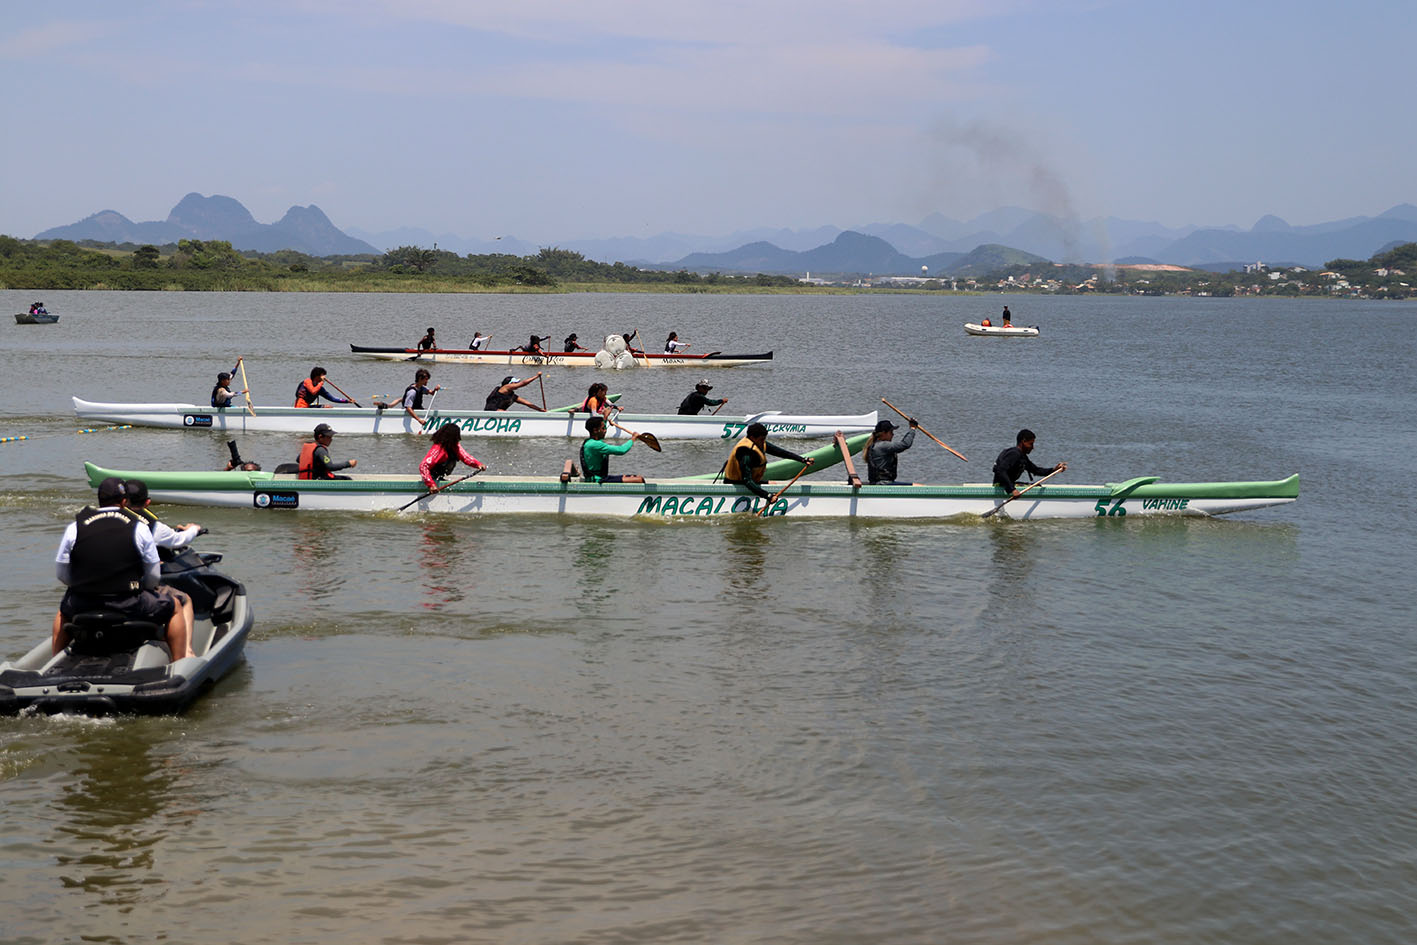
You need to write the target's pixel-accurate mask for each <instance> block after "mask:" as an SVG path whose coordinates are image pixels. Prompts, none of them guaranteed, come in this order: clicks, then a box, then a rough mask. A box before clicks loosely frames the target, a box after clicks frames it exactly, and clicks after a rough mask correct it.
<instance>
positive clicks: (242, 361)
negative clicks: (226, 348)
mask: <svg viewBox="0 0 1417 945" xmlns="http://www.w3.org/2000/svg"><path fill="white" fill-rule="evenodd" d="M236 367H238V368H240V369H241V386H242V387H244V388H246V389H245V390H243V391H242V392H241V393H243V394H245V395H246V409H247V410H248V411H250V413H251V416H253V417H254V416H255V415H256V408H255V407H252V406H251V382H250V381H248V380H246V359H245V358H244V357H242V356H241V355H237V356H236ZM231 370H232V371H233V372H235V370H236V368H232V369H231Z"/></svg>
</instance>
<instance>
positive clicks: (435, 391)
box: [423, 384, 443, 427]
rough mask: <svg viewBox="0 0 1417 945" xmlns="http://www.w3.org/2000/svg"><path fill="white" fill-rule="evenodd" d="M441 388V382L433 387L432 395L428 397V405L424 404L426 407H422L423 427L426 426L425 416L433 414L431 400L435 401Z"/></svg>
mask: <svg viewBox="0 0 1417 945" xmlns="http://www.w3.org/2000/svg"><path fill="white" fill-rule="evenodd" d="M442 389H443V385H442V384H439V385H438V386H437V387H435V388H433V396H432V397H429V398H428V406H426V407H424V408H423V412H424V414H425V415H426V416H425V418H424V420H423V426H425V427H426V426H428V420H427V417H431V416H433V401H435V400H437V399H438V391H440V390H442Z"/></svg>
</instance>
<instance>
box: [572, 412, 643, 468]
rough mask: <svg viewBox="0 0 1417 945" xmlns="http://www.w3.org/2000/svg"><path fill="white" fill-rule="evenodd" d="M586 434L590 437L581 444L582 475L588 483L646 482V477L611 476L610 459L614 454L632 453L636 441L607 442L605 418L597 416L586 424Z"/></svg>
mask: <svg viewBox="0 0 1417 945" xmlns="http://www.w3.org/2000/svg"><path fill="white" fill-rule="evenodd" d="M585 429H586V433H588V434H590V436H589V437H588V438H587V439H586V441H585V442H584V443H582V444H581V475H582V478H583V479H584V481H586V482H644V481H645V477H644V476H634V475H625V476H619V475H617V476H612V475H610V457H611V455H612V454H614V455H617V456H618V455H620V454H621V453H628V452H630V447H632V446H634V445H635V441H634V440H626V441H625V442H623V443H607V442H605V418H604V417H602V416H600V415H598V414H597V415H596V416H593V417H591V418H589V419H588V420H586V422H585Z"/></svg>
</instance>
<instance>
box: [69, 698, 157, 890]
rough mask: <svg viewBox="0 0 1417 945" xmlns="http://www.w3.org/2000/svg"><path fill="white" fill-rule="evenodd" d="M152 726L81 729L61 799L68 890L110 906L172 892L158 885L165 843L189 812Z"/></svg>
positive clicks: (131, 723)
mask: <svg viewBox="0 0 1417 945" xmlns="http://www.w3.org/2000/svg"><path fill="white" fill-rule="evenodd" d="M151 734H152V730H151V728H150V727H149V726H148V725H146V724H144V723H142V722H135V721H125V722H120V723H118V724H116V725H115V724H100V725H84V726H75V737H74V738H73V740H72V742H71V744H72V754H73V759H72V765H71V767H72V774H71V775H70V776H69V777H68V778H67V779H66V781H65V783H63V784H62V785H61V786H60V787H59V790H58V794H57V796H56V797H55V798H54V801H53V805H54V807H55V808H56V811H57V816H56V818H55V821H56V823H55V831H56V833H59V834H61V835H64V836H65V837H66V839H64V840H61V841H59V848H60V849H59V852H58V853H56V855H55V862H56V863H57V864H58V865H59V867H60V869H59V872H58V876H59V879H60V881H61V882H62V883H63V884H64V886H65V887H67V888H71V889H82V890H84V891H85V892H88V893H91V894H93V895H95V896H97V897H98V899H99V901H100V902H102V903H104V904H105V905H129V906H131V905H133V904H136V903H138V902H141V901H143V900H144V899H148V900H152V899H156V898H159V897H160V896H161V895H163V893H164V892H165V891H166V890H165V889H164V888H163V887H162V886H152V885H148V883H149V882H150V881H151V880H152V878H153V877H151V876H150V875H148V874H150V872H151V871H152V870H153V867H154V856H155V852H156V849H157V847H158V846H159V844H161V843H162V841H163V840H164V839H166V838H167V837H168V835H169V833H170V832H172V830H173V827H174V826H175V824H174V820H175V819H176V818H179V817H181V816H182V812H181V811H180V810H179V800H180V798H179V792H180V785H179V782H180V777H179V774H178V772H176V771H175V770H174V769H173V768H172V767H171V762H170V760H169V759H167V758H165V757H161V756H159V755H155V754H154V753H153V750H152V748H153V745H152V743H151V742H150V740H149V739H150V736H151Z"/></svg>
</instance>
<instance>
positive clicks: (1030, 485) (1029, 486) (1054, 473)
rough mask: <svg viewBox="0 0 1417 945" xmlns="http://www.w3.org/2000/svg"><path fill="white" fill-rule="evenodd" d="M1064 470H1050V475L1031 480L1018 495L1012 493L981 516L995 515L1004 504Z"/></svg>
mask: <svg viewBox="0 0 1417 945" xmlns="http://www.w3.org/2000/svg"><path fill="white" fill-rule="evenodd" d="M1062 471H1063V470H1061V469H1055V470H1053V471H1052V472H1050V473H1049V474H1048V475H1046V476H1044V477H1043V478H1042V479H1040V480H1038V481H1037V482H1030V483H1029V484H1028V485H1027V486H1026V487H1024V488H1022V489H1020V490H1019V491H1018V495H1011V496H1009V497H1008V498H1007V499H1005V500H1004V501H1002V502H1000V503H999V504H998V505H996V506H994V507H993V508H992V509H990V510H989V511H987V512H985V513H984V514H983V515H981V516H979V517H980V518H988V517H989V516H991V515H993V514H994V513H995V512H997V511H999V509H1002V508H1003V507H1004V506H1006V505H1008V504H1009V503H1010V502H1012V501H1013V500H1014V499H1017V498H1019V497H1020V496H1022V495H1023V494H1024V493H1025V492H1027V491H1028V490H1029V489H1034V488H1037V487H1038V486H1041V485H1043V483H1045V482H1047V481H1048V480H1049V479H1052V478H1053V477H1054V476H1056V475H1058V473H1060V472H1062Z"/></svg>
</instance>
